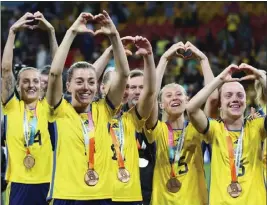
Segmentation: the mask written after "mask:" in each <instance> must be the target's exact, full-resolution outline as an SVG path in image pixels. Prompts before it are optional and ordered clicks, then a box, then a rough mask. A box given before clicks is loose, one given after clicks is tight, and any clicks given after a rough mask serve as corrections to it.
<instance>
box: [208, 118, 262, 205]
mask: <svg viewBox="0 0 267 205" xmlns="http://www.w3.org/2000/svg"><path fill="white" fill-rule="evenodd" d="M265 123H266V121H265ZM229 134H230V137H231V139H232V141H233V144H234V147H236V146H237V140H238V138H239V136H240V130H237V131H229ZM226 136H227V131H226V130H225V128H224V123H223V122H222V121H221V120H213V119H210V120H209V127H208V130H207V132H206V134H205V140H206V141H207V142H208V143H210V144H211V149H212V159H211V186H210V196H209V198H210V205H220V204H221V205H228V204H229V205H240V204H242V205H252V204H255V205H266V191H265V187H264V179H263V174H262V170H263V164H262V148H261V146H262V145H261V144H262V141H263V139H264V138H266V130H264V118H263V117H261V118H257V119H253V120H249V121H246V123H245V126H244V136H243V151H242V158H241V162H240V168H239V170H238V182H239V184H240V185H241V187H242V193H241V195H240V196H239V197H237V198H232V197H231V196H230V195H229V194H228V192H227V187H228V186H229V184H230V183H231V170H230V162H229V154H228V147H227V141H226Z"/></svg>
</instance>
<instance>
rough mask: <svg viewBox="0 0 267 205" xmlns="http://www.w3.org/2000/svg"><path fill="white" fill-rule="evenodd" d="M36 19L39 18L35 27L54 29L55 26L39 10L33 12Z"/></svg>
mask: <svg viewBox="0 0 267 205" xmlns="http://www.w3.org/2000/svg"><path fill="white" fill-rule="evenodd" d="M33 16H34V19H35V20H38V22H39V23H38V24H37V25H34V26H33V29H36V28H40V29H42V30H53V29H54V27H53V26H52V25H51V24H50V23H49V22H48V21H47V20H46V19H45V17H44V15H43V14H42V13H41V12H40V11H37V12H35V13H34V14H33Z"/></svg>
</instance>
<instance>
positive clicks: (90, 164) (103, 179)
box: [47, 11, 129, 205]
mask: <svg viewBox="0 0 267 205" xmlns="http://www.w3.org/2000/svg"><path fill="white" fill-rule="evenodd" d="M92 20H95V21H96V22H97V23H99V24H100V25H101V29H100V30H97V31H95V32H93V31H92V30H89V29H88V28H87V27H86V24H87V22H88V21H92ZM79 33H89V34H95V35H98V34H100V33H103V34H105V35H107V36H108V37H109V39H110V42H111V44H112V47H113V54H114V58H115V64H116V68H117V69H116V75H115V76H114V79H113V81H112V84H111V86H110V89H109V92H108V93H107V96H106V98H105V99H101V100H99V101H97V102H92V99H93V98H94V95H95V93H96V88H97V85H96V84H97V77H96V72H95V68H94V67H93V66H92V65H91V64H88V63H86V62H77V63H75V64H73V65H72V66H71V67H70V69H69V71H68V79H67V89H68V91H69V92H70V93H71V95H72V101H71V103H68V102H67V101H66V100H64V99H62V72H63V67H64V63H65V60H66V57H67V54H68V51H69V49H70V46H71V44H72V42H73V40H74V38H75V36H76V35H77V34H79ZM128 74H129V66H128V62H127V58H126V55H125V52H124V49H123V45H122V43H121V40H120V36H119V33H118V31H117V30H116V27H115V26H114V24H113V22H112V20H111V18H110V17H109V15H108V13H107V12H106V11H103V13H101V14H98V15H96V16H93V15H92V14H90V13H81V14H80V15H79V17H78V18H77V19H76V21H75V22H74V23H73V25H72V26H71V27H70V28H69V29H68V31H67V32H66V35H65V37H64V39H63V41H62V43H61V45H60V47H59V48H58V51H57V53H56V56H55V58H54V60H53V63H52V65H51V70H50V75H49V82H48V91H47V100H48V102H49V104H50V106H51V107H52V108H51V112H50V117H51V118H50V120H51V121H52V122H53V121H54V127H53V129H52V130H51V131H53V132H54V147H55V150H54V166H53V174H52V180H51V187H50V193H49V196H48V198H49V199H54V200H53V202H52V203H53V204H55V205H61V204H64V205H72V204H75V205H83V204H86V205H87V204H90V205H91V204H92V205H96V204H97V205H99V204H105V203H106V201H105V200H107V199H111V198H112V194H113V189H114V183H113V182H114V179H113V177H114V176H113V172H112V163H113V161H112V157H113V151H112V139H111V137H110V136H109V133H108V129H107V125H108V122H109V121H110V119H111V117H112V116H113V115H114V114H115V112H116V108H117V107H118V106H119V105H120V103H121V100H122V96H123V92H124V88H125V85H126V82H127V79H128Z"/></svg>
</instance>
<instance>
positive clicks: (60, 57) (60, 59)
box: [50, 30, 76, 75]
mask: <svg viewBox="0 0 267 205" xmlns="http://www.w3.org/2000/svg"><path fill="white" fill-rule="evenodd" d="M75 36H76V33H74V32H73V31H71V30H68V31H67V32H66V35H65V36H64V39H63V40H62V43H61V44H60V46H59V47H58V49H57V52H56V54H55V56H54V59H53V61H52V65H51V70H50V73H52V74H53V75H61V74H62V72H63V69H64V65H65V61H66V58H67V56H68V53H69V50H70V46H71V44H72V42H73V40H74V38H75Z"/></svg>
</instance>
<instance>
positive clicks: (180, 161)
mask: <svg viewBox="0 0 267 205" xmlns="http://www.w3.org/2000/svg"><path fill="white" fill-rule="evenodd" d="M184 160H185V156H182V157H181V158H180V160H179V161H178V167H183V169H181V170H179V174H185V173H187V172H188V166H187V164H186V162H185V161H184Z"/></svg>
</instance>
